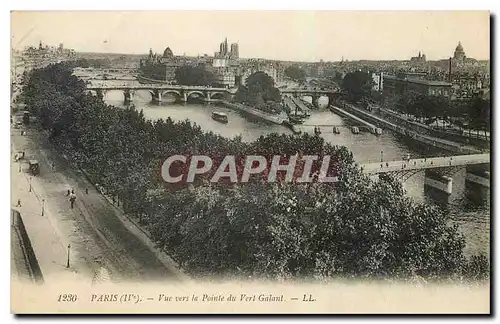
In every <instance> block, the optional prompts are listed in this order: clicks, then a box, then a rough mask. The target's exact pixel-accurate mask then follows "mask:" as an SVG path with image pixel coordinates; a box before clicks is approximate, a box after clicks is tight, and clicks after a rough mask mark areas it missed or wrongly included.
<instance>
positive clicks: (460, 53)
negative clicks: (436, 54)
mask: <svg viewBox="0 0 500 324" xmlns="http://www.w3.org/2000/svg"><path fill="white" fill-rule="evenodd" d="M465 57H466V56H465V52H464V48H463V47H462V44H461V43H460V42H458V45H457V47H456V48H455V53H454V54H453V58H454V59H455V60H460V61H463V60H465Z"/></svg>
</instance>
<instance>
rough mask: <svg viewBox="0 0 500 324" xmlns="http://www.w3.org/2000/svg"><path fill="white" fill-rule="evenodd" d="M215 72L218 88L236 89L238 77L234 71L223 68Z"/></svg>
mask: <svg viewBox="0 0 500 324" xmlns="http://www.w3.org/2000/svg"><path fill="white" fill-rule="evenodd" d="M213 72H214V75H215V83H216V84H217V85H218V86H222V87H229V88H232V87H234V85H235V83H236V76H235V73H234V71H233V69H231V68H227V67H221V68H215V69H214V70H213Z"/></svg>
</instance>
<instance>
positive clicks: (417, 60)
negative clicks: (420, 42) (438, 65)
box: [410, 52, 427, 65]
mask: <svg viewBox="0 0 500 324" xmlns="http://www.w3.org/2000/svg"><path fill="white" fill-rule="evenodd" d="M410 62H411V63H413V64H418V65H422V64H425V62H427V60H426V58H425V54H422V52H418V56H414V57H412V58H411V59H410Z"/></svg>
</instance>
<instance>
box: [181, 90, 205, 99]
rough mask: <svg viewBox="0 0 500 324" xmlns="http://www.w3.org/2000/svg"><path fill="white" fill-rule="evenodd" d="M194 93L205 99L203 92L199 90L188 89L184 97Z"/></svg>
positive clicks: (187, 97)
mask: <svg viewBox="0 0 500 324" xmlns="http://www.w3.org/2000/svg"><path fill="white" fill-rule="evenodd" d="M194 94H197V95H199V96H200V98H201V99H205V97H206V96H205V93H203V92H201V91H197V90H194V91H188V92H187V93H186V99H189V97H191V96H192V95H194Z"/></svg>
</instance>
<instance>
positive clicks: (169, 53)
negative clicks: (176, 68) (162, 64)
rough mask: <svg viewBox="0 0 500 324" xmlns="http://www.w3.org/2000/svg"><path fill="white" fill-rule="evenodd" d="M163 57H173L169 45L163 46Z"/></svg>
mask: <svg viewBox="0 0 500 324" xmlns="http://www.w3.org/2000/svg"><path fill="white" fill-rule="evenodd" d="M163 58H164V59H167V60H169V59H172V58H174V53H173V52H172V50H171V49H170V47H167V48H165V51H163Z"/></svg>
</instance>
